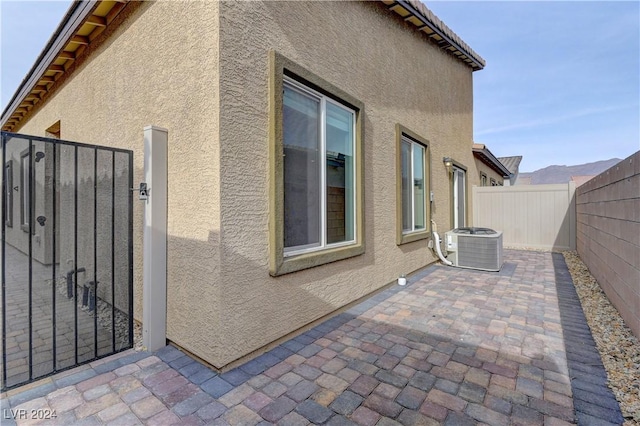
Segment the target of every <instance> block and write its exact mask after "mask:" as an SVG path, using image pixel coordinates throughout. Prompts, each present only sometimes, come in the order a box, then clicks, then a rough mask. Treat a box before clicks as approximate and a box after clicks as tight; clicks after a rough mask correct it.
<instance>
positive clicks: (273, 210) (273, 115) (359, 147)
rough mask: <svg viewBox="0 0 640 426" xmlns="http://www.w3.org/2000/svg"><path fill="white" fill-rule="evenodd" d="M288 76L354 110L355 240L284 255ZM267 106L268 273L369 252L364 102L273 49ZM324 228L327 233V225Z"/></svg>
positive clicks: (318, 264) (298, 269) (314, 265)
mask: <svg viewBox="0 0 640 426" xmlns="http://www.w3.org/2000/svg"><path fill="white" fill-rule="evenodd" d="M285 81H293V82H295V84H297V85H300V86H302V87H303V88H306V89H309V90H311V91H314V92H317V93H318V94H320V95H322V96H324V97H326V98H327V99H329V100H330V101H331V102H336V103H338V104H339V105H340V106H344V107H347V108H349V109H351V110H353V112H354V139H355V141H354V147H353V149H354V152H353V160H354V185H353V187H354V189H353V190H354V214H355V219H354V237H355V240H353V241H352V242H344V243H343V242H340V243H335V244H331V245H328V246H325V247H322V248H315V247H314V248H313V249H312V250H308V251H303V250H300V251H295V252H293V253H287V254H286V255H285V248H284V141H283V135H284V132H283V131H284V128H283V127H284V126H283V106H284V87H285ZM269 111H270V112H269V175H270V179H269V211H270V214H269V274H270V275H271V276H274V277H275V276H280V275H284V274H288V273H292V272H296V271H301V270H304V269H308V268H313V267H316V266H320V265H324V264H327V263H331V262H335V261H339V260H343V259H348V258H351V257H354V256H359V255H361V254H363V253H364V252H365V229H364V153H363V143H362V140H363V132H364V120H363V115H364V104H363V103H362V102H360V101H359V100H357V99H356V98H354V97H353V96H351V95H349V94H347V93H346V92H344V91H342V90H341V89H339V88H337V87H335V86H334V85H332V84H331V83H328V82H327V81H325V80H324V79H322V78H320V77H318V76H317V75H315V74H313V73H311V72H309V71H308V70H306V69H305V68H303V67H302V66H300V65H298V64H297V63H295V62H293V61H291V60H289V59H288V58H286V57H284V56H283V55H281V54H279V53H278V52H276V51H273V50H272V51H270V52H269ZM323 158H324V154H323ZM323 167H326V165H323ZM324 191H326V189H325V190H324ZM322 232H326V227H325V229H323V230H322Z"/></svg>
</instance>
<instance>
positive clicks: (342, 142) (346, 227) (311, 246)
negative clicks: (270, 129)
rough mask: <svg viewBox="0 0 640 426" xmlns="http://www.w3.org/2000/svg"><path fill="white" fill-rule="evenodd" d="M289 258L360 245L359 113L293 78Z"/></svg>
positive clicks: (287, 150)
mask: <svg viewBox="0 0 640 426" xmlns="http://www.w3.org/2000/svg"><path fill="white" fill-rule="evenodd" d="M282 121H283V123H282V126H283V151H284V255H285V256H292V255H296V254H301V253H306V252H312V251H316V250H321V249H324V248H331V247H334V246H340V245H346V244H351V243H354V242H355V239H356V229H355V221H356V219H355V215H356V212H355V158H354V151H355V111H354V110H352V109H351V108H348V107H347V106H345V105H342V104H340V103H338V102H336V101H335V100H333V99H331V98H328V97H327V96H324V95H323V94H320V93H318V92H316V91H314V90H312V89H310V88H308V87H305V86H303V85H302V84H300V83H298V82H295V81H293V80H291V79H285V82H284V94H283V112H282Z"/></svg>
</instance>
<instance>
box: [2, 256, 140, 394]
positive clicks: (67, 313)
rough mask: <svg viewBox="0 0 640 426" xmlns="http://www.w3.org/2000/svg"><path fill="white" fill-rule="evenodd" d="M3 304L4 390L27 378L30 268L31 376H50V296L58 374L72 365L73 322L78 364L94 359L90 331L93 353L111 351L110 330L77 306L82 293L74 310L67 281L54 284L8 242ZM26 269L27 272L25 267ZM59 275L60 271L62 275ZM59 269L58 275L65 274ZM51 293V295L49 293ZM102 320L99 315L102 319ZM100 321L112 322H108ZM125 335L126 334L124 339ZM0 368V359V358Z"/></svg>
mask: <svg viewBox="0 0 640 426" xmlns="http://www.w3.org/2000/svg"><path fill="white" fill-rule="evenodd" d="M5 249H6V253H5V256H6V257H5V268H6V269H5V279H6V283H7V285H6V288H5V300H4V304H2V305H0V313H1V311H2V307H5V309H6V312H5V317H6V321H5V329H6V354H5V355H6V360H7V383H6V385H7V387H11V386H15V385H16V384H20V383H24V382H25V381H27V380H28V379H29V291H28V288H29V269H31V281H32V284H31V286H32V287H31V307H32V312H31V326H32V329H33V334H32V336H33V337H32V341H31V345H32V357H33V366H32V374H33V377H34V378H37V377H42V376H44V375H47V374H50V373H51V372H52V371H53V370H54V366H53V359H54V357H53V350H52V348H53V345H52V340H53V326H52V317H53V315H54V303H53V302H54V297H55V318H56V328H55V329H56V368H57V369H59V370H61V369H63V368H68V367H70V366H72V365H74V364H75V345H76V334H75V333H76V332H75V330H76V327H74V323H75V322H76V321H77V349H78V360H79V361H80V362H83V361H86V360H89V359H92V358H94V350H95V347H94V337H95V336H94V333H95V332H97V333H98V335H97V340H98V342H97V348H98V354H100V355H103V354H107V353H110V352H114V350H112V348H111V346H112V336H111V332H110V330H107V329H105V328H104V327H102V326H101V325H100V324H101V322H102V321H99V322H98V323H97V324H95V325H94V313H93V312H90V311H89V310H88V307H86V306H82V293H81V290H80V289H78V292H79V295H78V299H77V303H76V304H77V309H75V310H74V300H73V299H68V298H67V296H66V283H65V282H62V281H60V280H63V278H57V280H58V282H56V283H55V286H54V283H53V278H52V268H51V266H45V265H42V264H41V263H39V262H37V261H36V260H34V261H33V262H32V263H31V265H30V264H29V257H28V256H27V255H25V254H24V253H21V252H20V251H18V250H17V249H15V248H13V247H11V246H10V245H9V244H6V245H5ZM0 250H1V247H0ZM30 266H31V268H30ZM62 272H64V271H62ZM62 272H61V271H58V273H57V274H56V275H57V276H58V277H60V276H63V275H64V274H63V273H62ZM54 292H55V294H53V293H54ZM103 316H104V315H103ZM99 319H100V320H102V319H104V320H106V321H107V323H109V324H110V323H111V318H110V317H109V318H99ZM125 337H127V336H125ZM121 340H122V339H118V342H117V346H116V350H120V348H122V347H126V344H127V343H128V339H127V340H126V341H125V342H124V343H123V342H122V341H121ZM0 368H2V359H1V358H0Z"/></svg>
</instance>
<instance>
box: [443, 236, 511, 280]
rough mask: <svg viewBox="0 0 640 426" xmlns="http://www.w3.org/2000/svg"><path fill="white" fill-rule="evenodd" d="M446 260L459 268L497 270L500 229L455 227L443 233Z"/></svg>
mask: <svg viewBox="0 0 640 426" xmlns="http://www.w3.org/2000/svg"><path fill="white" fill-rule="evenodd" d="M445 243H446V248H447V251H448V252H449V255H448V256H447V260H449V261H451V263H453V266H457V267H460V268H469V269H479V270H481V271H499V270H500V268H501V267H502V231H494V230H493V229H489V228H456V229H454V230H452V231H449V232H447V233H446V234H445Z"/></svg>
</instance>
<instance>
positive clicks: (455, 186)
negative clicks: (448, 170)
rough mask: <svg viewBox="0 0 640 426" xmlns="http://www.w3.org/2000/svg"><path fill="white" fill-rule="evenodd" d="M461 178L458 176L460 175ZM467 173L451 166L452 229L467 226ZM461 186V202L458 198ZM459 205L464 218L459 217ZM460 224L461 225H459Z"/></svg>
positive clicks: (460, 168)
mask: <svg viewBox="0 0 640 426" xmlns="http://www.w3.org/2000/svg"><path fill="white" fill-rule="evenodd" d="M459 173H461V174H462V176H460V174H459ZM466 180H467V171H466V170H465V169H463V168H462V167H457V166H456V165H454V166H453V227H454V228H461V227H464V226H467V217H466V216H467V183H466ZM460 185H462V194H463V196H462V200H461V199H460V197H459V196H458V194H459V193H460V191H459V186H460ZM460 203H462V207H463V214H464V217H462V218H461V217H460ZM460 222H462V223H460Z"/></svg>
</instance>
